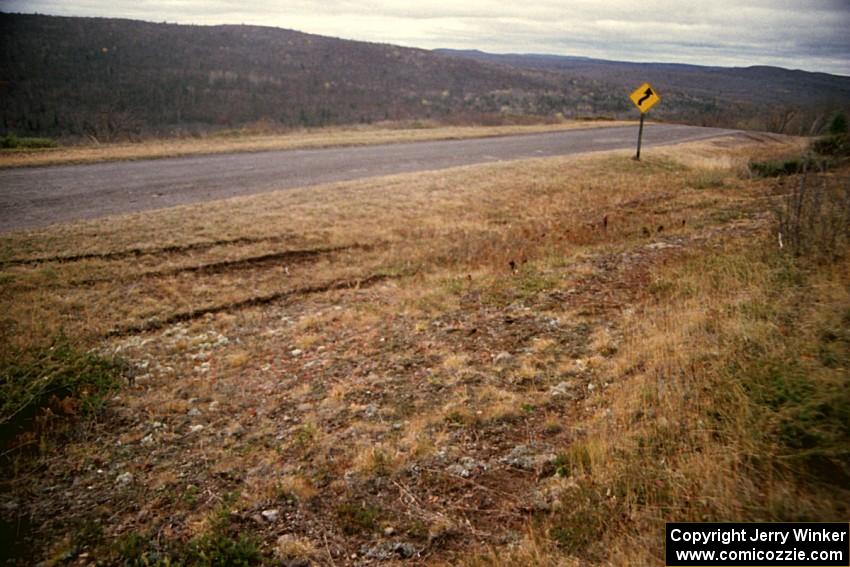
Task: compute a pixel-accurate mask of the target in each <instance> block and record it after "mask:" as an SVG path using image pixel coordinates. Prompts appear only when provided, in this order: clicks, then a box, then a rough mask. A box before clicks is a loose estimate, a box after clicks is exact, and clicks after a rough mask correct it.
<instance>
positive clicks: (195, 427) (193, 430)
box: [189, 424, 204, 433]
mask: <svg viewBox="0 0 850 567" xmlns="http://www.w3.org/2000/svg"><path fill="white" fill-rule="evenodd" d="M203 428H204V426H203V425H200V424H198V425H193V426H192V427H190V428H189V432H190V433H197V432H199V431H201V430H203Z"/></svg>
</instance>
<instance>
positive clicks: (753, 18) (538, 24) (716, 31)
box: [0, 0, 850, 75]
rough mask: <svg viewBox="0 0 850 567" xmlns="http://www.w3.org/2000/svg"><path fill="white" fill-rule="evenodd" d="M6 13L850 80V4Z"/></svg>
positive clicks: (308, 2)
mask: <svg viewBox="0 0 850 567" xmlns="http://www.w3.org/2000/svg"><path fill="white" fill-rule="evenodd" d="M0 9H1V10H2V11H4V12H30V13H32V12H38V13H42V14H56V15H66V16H108V17H124V18H134V19H140V20H148V21H154V22H163V21H167V22H177V23H194V24H221V23H229V24H260V25H268V26H276V27H283V28H289V29H295V30H299V31H304V32H310V33H316V34H322V35H330V36H335V37H342V38H346V39H357V40H364V41H376V42H382V43H394V44H398V45H406V46H411V47H423V48H427V49H431V48H436V47H452V48H460V49H481V50H483V51H490V52H494V53H552V54H558V55H584V56H589V57H597V58H602V59H618V60H626V61H666V62H677V63H696V64H701V65H724V66H748V65H777V66H781V67H788V68H792V69H805V70H808V71H825V72H829V73H837V74H841V75H850V33H849V32H848V30H850V0H755V1H745V0H703V1H699V2H687V1H676V0H562V1H553V0H536V1H530V0H526V1H524V2H518V1H515V0H511V1H504V0H503V1H483V0H418V1H417V0H322V1H313V0H75V1H68V0H0Z"/></svg>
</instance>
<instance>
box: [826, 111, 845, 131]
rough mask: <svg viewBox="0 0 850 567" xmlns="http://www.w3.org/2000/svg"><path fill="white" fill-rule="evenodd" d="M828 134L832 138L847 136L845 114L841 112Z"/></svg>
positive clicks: (830, 126)
mask: <svg viewBox="0 0 850 567" xmlns="http://www.w3.org/2000/svg"><path fill="white" fill-rule="evenodd" d="M827 132H828V133H829V135H830V136H842V135H846V134H847V117H846V116H844V113H843V112H839V113H838V114H836V115H835V117H834V118H833V119H832V122H830V123H829V128H828V129H827Z"/></svg>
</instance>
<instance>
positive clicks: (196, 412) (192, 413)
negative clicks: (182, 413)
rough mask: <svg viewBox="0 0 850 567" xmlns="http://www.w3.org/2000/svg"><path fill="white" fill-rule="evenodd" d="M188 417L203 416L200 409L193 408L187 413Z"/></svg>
mask: <svg viewBox="0 0 850 567" xmlns="http://www.w3.org/2000/svg"><path fill="white" fill-rule="evenodd" d="M186 415H188V416H189V417H197V416H199V415H201V410H199V409H198V408H192V409H190V410H189V411H187V412H186Z"/></svg>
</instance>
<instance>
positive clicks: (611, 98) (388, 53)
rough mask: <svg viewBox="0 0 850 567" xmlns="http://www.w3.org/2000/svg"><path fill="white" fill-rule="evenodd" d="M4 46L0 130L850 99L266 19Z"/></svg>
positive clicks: (476, 116)
mask: <svg viewBox="0 0 850 567" xmlns="http://www.w3.org/2000/svg"><path fill="white" fill-rule="evenodd" d="M0 46H2V52H0V102H2V104H0V134H2V133H8V132H15V133H17V134H20V135H26V134H37V135H49V136H75V137H81V136H91V137H95V138H97V139H117V138H122V137H128V136H129V137H135V136H140V135H146V134H170V133H179V132H182V133H191V132H197V131H200V132H203V131H207V130H210V129H216V128H232V127H240V126H244V125H247V124H252V123H256V122H258V121H261V122H263V123H269V124H272V125H277V126H282V127H302V126H322V125H329V124H355V123H370V122H375V121H382V120H416V119H433V120H438V121H449V122H455V123H456V122H464V121H467V122H481V121H487V120H522V119H523V118H522V117H524V116H537V117H544V118H550V117H553V118H561V117H566V118H584V117H597V116H606V117H612V118H615V117H630V116H631V117H633V116H634V114H635V109H634V108H633V107H632V106H631V103H630V102H629V101H628V99H627V96H626V95H627V94H628V92H630V90H631V89H633V88H634V87H635V86H637V85H638V84H639V83H640V82H642V81H643V80H654V81H656V82H657V83H658V84H657V85H656V87H657V88H658V89H659V90H660V91H661V93H662V96H663V102H662V104H661V105H658V107H656V108H657V110H655V109H654V110H653V117H654V118H656V119H666V120H675V121H680V122H690V123H696V124H709V125H721V126H733V127H752V128H756V129H773V130H777V131H781V130H786V131H788V130H789V125H790V124H791V121H790V120H788V119H786V118H787V113H785V114H782V113H781V112H780V111H781V108H780V107H782V108H784V106H787V105H791V104H796V105H799V106H802V107H804V108H805V111H794V112H795V113H794V117H795V118H796V119H798V121H799V122H800V126H799V127H798V129H799V130H802V129H803V128H804V126H805V127H806V128H808V127H809V126H808V124H811V123H813V121H814V120H815V119H816V117H817V116H820V115H826V114H827V113H828V112H832V111H833V110H834V109H835V108H837V107H842V105H844V106H843V107H846V106H847V104H846V103H847V101H848V100H850V96H848V93H850V79H848V78H844V77H834V76H830V75H824V76H823V77H821V76H819V75H817V74H803V75H795V74H794V73H796V72H792V71H785V70H780V71H781V72H777V71H773V70H765V71H759V70H756V71H751V70H743V71H736V70H731V71H730V70H728V69H727V70H724V69H720V70H715V68H698V67H693V68H691V67H685V68H682V67H681V66H671V65H666V64H648V65H642V64H628V63H616V62H606V61H599V60H593V59H586V58H576V57H563V56H540V55H513V56H510V55H490V54H486V53H483V52H460V51H450V50H438V51H427V50H422V49H412V48H405V47H398V46H393V45H385V44H375V43H365V42H358V41H350V40H341V39H335V38H329V37H323V36H317V35H310V34H305V33H301V32H297V31H292V30H285V29H279V28H270V27H261V26H241V25H224V26H191V25H176V24H160V23H149V22H141V21H134V20H121V19H109V18H67V17H55V16H41V15H20V14H5V13H0ZM730 73H731V74H730ZM789 73H791V74H790V75H789ZM754 77H755V78H754ZM789 77H791V78H789ZM654 84H655V83H654ZM756 84H757V85H758V88H755V87H754V85H756ZM786 91H788V92H786ZM798 95H805V96H798ZM772 106H776V107H777V109H779V110H775V109H773V108H772ZM773 112H780V114H781V115H782V116H783V117H785V118H783V119H782V121H781V122H782V123H775V124H774V123H770V121H771V120H772V119H771V118H770V114H771V113H773ZM783 112H784V111H783ZM803 112H808V113H810V114H811V116H806V117H805V120H803V119H802V118H801V117H802V116H803ZM818 113H819V114H818Z"/></svg>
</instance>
